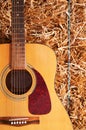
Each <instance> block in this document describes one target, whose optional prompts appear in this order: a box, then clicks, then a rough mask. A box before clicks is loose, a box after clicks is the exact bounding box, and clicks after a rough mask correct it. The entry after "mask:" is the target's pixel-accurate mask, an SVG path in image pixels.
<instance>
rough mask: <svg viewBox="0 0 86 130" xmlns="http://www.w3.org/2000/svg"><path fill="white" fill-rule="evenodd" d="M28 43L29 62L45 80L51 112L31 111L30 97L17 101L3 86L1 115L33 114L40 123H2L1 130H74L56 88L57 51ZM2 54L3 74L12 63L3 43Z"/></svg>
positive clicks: (7, 48)
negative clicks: (37, 113)
mask: <svg viewBox="0 0 86 130" xmlns="http://www.w3.org/2000/svg"><path fill="white" fill-rule="evenodd" d="M25 46H26V63H27V64H29V65H30V66H31V67H32V68H35V69H36V70H37V71H38V72H39V73H40V74H41V75H42V77H43V79H44V81H45V82H46V85H47V87H48V91H49V94H50V99H51V111H50V112H49V113H47V114H42V115H34V114H31V113H30V112H29V110H28V105H29V104H28V96H27V98H26V99H25V100H18V101H16V100H13V99H11V98H10V97H8V96H6V95H5V94H4V93H3V92H2V90H1V89H0V117H13V116H15V117H23V116H28V117H32V116H34V117H39V120H40V123H39V124H30V125H26V126H20V127H15V126H10V125H2V124H0V128H1V129H2V130H24V129H25V130H28V129H29V130H44V129H46V130H50V129H51V130H52V129H54V130H73V128H72V124H71V122H70V119H69V117H68V114H67V113H66V111H65V109H64V108H63V106H62V104H61V102H60V100H59V99H58V97H57V95H56V93H55V90H54V77H55V71H56V57H55V54H54V52H53V51H52V50H51V49H50V48H49V47H47V46H44V45H40V44H26V45H25ZM0 53H1V54H0V73H2V70H3V68H5V66H7V65H8V64H10V45H9V44H3V45H0ZM2 53H3V54H2ZM2 55H3V56H2ZM0 88H1V80H0ZM40 107H41V104H40Z"/></svg>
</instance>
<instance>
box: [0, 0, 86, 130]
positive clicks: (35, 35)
mask: <svg viewBox="0 0 86 130" xmlns="http://www.w3.org/2000/svg"><path fill="white" fill-rule="evenodd" d="M70 15H71V32H70V37H71V39H70V90H69V89H68V73H69V72H68V22H67V20H68V1H67V0H26V1H25V29H26V41H27V42H31V43H40V44H45V45H48V46H49V47H51V48H52V49H53V50H54V51H55V53H56V56H57V71H56V77H55V89H56V92H57V95H58V96H59V98H60V100H61V102H62V103H63V105H64V107H65V108H66V110H67V111H68V112H69V115H70V119H71V121H72V123H73V127H74V130H86V0H72V2H71V14H70ZM4 42H11V0H0V43H4ZM52 62H53V61H52ZM68 95H69V96H70V97H69V99H70V100H69V99H68ZM68 103H69V104H68Z"/></svg>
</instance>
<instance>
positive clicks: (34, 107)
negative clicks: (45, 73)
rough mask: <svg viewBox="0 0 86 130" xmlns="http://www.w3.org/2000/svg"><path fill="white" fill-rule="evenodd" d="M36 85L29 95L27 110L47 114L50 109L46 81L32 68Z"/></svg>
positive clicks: (32, 112)
mask: <svg viewBox="0 0 86 130" xmlns="http://www.w3.org/2000/svg"><path fill="white" fill-rule="evenodd" d="M34 72H35V75H36V80H37V81H36V87H35V90H34V92H33V93H32V94H31V95H30V96H29V111H30V113H31V114H47V113H49V112H50V110H51V101H50V96H49V92H48V89H47V86H46V83H45V81H44V79H43V77H42V76H41V75H40V73H39V72H38V71H36V70H34Z"/></svg>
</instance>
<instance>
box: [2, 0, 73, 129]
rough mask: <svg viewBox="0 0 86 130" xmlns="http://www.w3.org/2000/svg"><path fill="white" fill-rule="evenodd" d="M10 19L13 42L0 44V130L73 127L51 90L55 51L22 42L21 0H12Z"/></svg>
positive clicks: (22, 4)
mask: <svg viewBox="0 0 86 130" xmlns="http://www.w3.org/2000/svg"><path fill="white" fill-rule="evenodd" d="M11 21H12V43H11V44H1V45H0V130H73V129H72V124H71V121H70V119H69V117H68V114H67V112H66V111H65V109H64V108H63V106H62V104H61V102H60V100H59V99H58V98H57V95H56V92H55V90H54V76H55V71H56V57H55V54H54V52H53V51H52V50H51V49H50V48H49V47H47V46H45V45H41V44H30V43H29V44H26V43H25V30H24V1H23V0H12V20H11Z"/></svg>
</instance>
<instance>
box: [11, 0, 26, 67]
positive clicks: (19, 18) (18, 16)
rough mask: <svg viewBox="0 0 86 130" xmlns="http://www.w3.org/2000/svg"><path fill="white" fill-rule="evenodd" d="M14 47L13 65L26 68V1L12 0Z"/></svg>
mask: <svg viewBox="0 0 86 130" xmlns="http://www.w3.org/2000/svg"><path fill="white" fill-rule="evenodd" d="M11 21H12V22H11V23H12V48H11V67H12V68H13V69H24V68H25V29H24V1H23V0H12V19H11Z"/></svg>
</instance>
